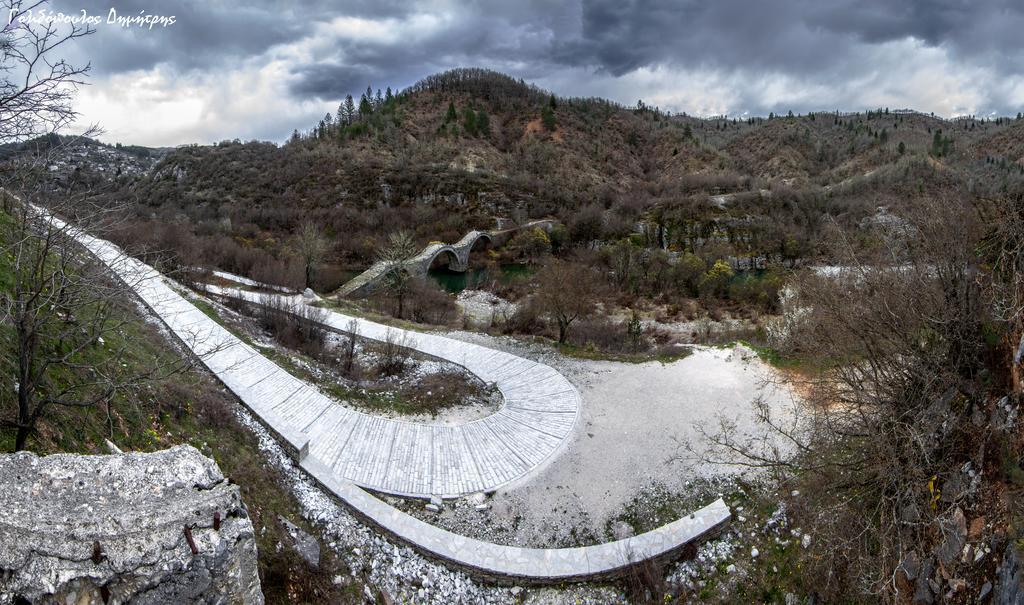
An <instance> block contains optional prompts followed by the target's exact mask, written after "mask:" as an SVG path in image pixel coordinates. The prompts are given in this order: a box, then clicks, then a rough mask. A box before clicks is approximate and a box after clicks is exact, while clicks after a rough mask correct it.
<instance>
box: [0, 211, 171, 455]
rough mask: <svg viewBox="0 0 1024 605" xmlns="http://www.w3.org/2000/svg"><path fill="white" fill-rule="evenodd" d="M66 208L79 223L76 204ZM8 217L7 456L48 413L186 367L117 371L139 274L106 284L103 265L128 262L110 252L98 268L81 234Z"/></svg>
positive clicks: (56, 224)
mask: <svg viewBox="0 0 1024 605" xmlns="http://www.w3.org/2000/svg"><path fill="white" fill-rule="evenodd" d="M76 202H77V203H76V204H75V205H76V206H77V208H76V210H77V214H78V216H79V217H80V218H81V217H82V216H83V214H84V211H83V208H82V205H83V203H84V202H82V201H81V200H76ZM10 210H11V212H10V214H8V215H7V218H6V219H5V222H6V224H5V225H4V226H3V227H4V228H3V233H2V241H3V248H2V250H0V253H2V254H3V255H4V256H5V260H4V261H3V265H5V266H4V267H3V268H4V270H5V272H8V273H9V283H8V284H4V286H5V287H4V288H3V289H2V292H0V309H2V313H3V319H4V321H3V324H2V325H3V340H4V341H6V343H5V344H6V345H7V346H6V348H8V349H9V350H10V351H11V352H12V355H11V361H10V363H11V365H12V366H13V367H12V368H11V369H12V370H13V372H12V374H13V375H14V376H15V379H16V381H17V383H16V385H15V386H16V389H15V390H14V391H15V397H16V402H15V405H14V406H13V407H14V410H15V411H14V414H13V417H7V418H4V419H3V420H2V423H3V425H4V426H6V427H9V428H13V429H14V430H15V431H16V435H15V449H16V450H22V449H24V448H25V447H26V443H27V440H28V437H29V436H31V434H32V433H33V432H34V431H35V429H36V426H37V424H38V421H39V419H40V418H42V417H44V416H45V415H46V414H47V412H48V411H49V410H50V409H51V408H53V407H55V406H63V407H71V408H87V407H92V406H96V405H98V404H101V403H107V404H108V405H109V403H110V401H111V399H112V398H113V396H114V395H115V393H117V392H118V391H120V390H122V389H127V388H132V387H136V386H138V385H139V384H142V383H144V382H148V381H152V380H157V379H161V378H166V377H167V376H168V375H171V374H174V373H176V372H180V371H183V370H184V369H186V368H187V367H190V362H188V361H186V360H175V361H168V362H156V363H153V364H151V365H150V366H149V367H148V368H147V369H146V370H144V371H141V372H134V371H133V372H128V371H126V370H125V367H126V360H127V358H128V357H129V356H130V355H131V353H132V352H131V348H130V347H131V342H130V341H129V340H126V339H124V338H122V337H121V334H122V332H123V330H124V328H125V327H126V326H128V325H129V324H130V323H131V322H132V321H133V318H134V317H135V314H136V309H135V308H133V305H132V300H131V295H130V291H129V290H130V289H131V288H132V287H134V286H136V285H138V284H137V283H133V282H138V281H141V280H143V279H145V278H146V273H145V272H143V271H137V272H132V271H128V272H121V274H120V276H119V277H115V276H114V275H113V274H112V273H111V272H110V269H109V268H108V265H106V264H105V262H106V263H110V264H111V266H117V265H121V264H124V263H130V262H131V261H130V259H128V258H127V257H125V256H124V255H123V254H122V253H119V252H115V253H114V256H113V257H111V258H106V259H104V261H101V260H100V259H98V258H97V257H96V256H94V255H93V254H92V253H90V252H89V251H87V250H86V249H85V248H84V247H83V246H82V245H81V243H80V242H79V238H81V237H82V236H83V231H82V230H81V229H80V228H79V227H72V226H71V225H70V224H68V223H65V222H63V221H61V220H59V219H56V218H55V217H54V216H53V215H52V214H51V211H50V209H42V208H40V207H38V206H34V205H32V204H28V203H24V202H22V200H20V199H18V198H14V201H13V202H12V203H11V204H10ZM105 214H106V213H105V212H104V211H100V210H96V212H95V214H94V218H95V220H94V221H92V222H91V223H90V226H92V227H94V228H99V226H100V225H101V224H102V222H103V219H104V218H105ZM111 250H113V249H111ZM133 276H134V277H133ZM114 342H116V343H118V344H117V346H116V347H114V346H113V345H112V344H111V343H114ZM7 393H8V392H7V391H6V390H5V392H4V395H3V397H4V398H5V399H6V398H7V396H8V395H7ZM4 409H8V406H4Z"/></svg>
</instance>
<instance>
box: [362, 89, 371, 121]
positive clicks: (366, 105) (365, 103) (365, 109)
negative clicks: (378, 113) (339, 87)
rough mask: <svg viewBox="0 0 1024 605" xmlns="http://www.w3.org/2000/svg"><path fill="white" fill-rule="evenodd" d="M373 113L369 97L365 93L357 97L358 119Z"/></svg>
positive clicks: (365, 117)
mask: <svg viewBox="0 0 1024 605" xmlns="http://www.w3.org/2000/svg"><path fill="white" fill-rule="evenodd" d="M371 113H373V104H372V103H371V102H370V97H368V96H366V95H365V94H364V95H363V96H361V97H359V119H360V120H365V119H367V118H369V117H370V114H371Z"/></svg>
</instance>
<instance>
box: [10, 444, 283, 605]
mask: <svg viewBox="0 0 1024 605" xmlns="http://www.w3.org/2000/svg"><path fill="white" fill-rule="evenodd" d="M0 602H14V603H62V604H63V603H76V604H79V605H84V604H87V603H97V604H99V603H154V604H155V603H244V604H249V603H255V604H262V603H263V594H262V593H261V592H260V583H259V576H258V574H257V566H256V542H255V537H254V535H253V528H252V523H251V522H250V520H249V518H248V515H247V512H246V509H245V506H244V505H243V504H242V501H241V498H240V496H239V490H238V486H236V485H230V484H229V483H228V481H227V480H226V479H225V478H224V475H223V474H221V472H220V469H219V468H218V467H217V464H216V463H215V462H213V461H212V460H210V459H209V458H206V457H205V456H203V455H202V454H200V453H199V452H198V451H197V450H196V449H195V448H192V447H190V446H178V447H174V448H171V449H169V450H164V451H162V452H155V453H151V454H117V455H110V456H78V455H70V454H58V455H52V456H45V457H39V456H36V455H34V454H30V453H18V454H11V455H5V456H0Z"/></svg>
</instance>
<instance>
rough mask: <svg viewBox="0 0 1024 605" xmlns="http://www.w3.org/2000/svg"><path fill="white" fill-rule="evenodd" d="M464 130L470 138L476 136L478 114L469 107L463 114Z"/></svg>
mask: <svg viewBox="0 0 1024 605" xmlns="http://www.w3.org/2000/svg"><path fill="white" fill-rule="evenodd" d="M462 128H463V129H464V130H465V131H466V134H468V135H469V136H471V137H473V136H476V112H475V111H473V110H472V109H470V108H468V107H467V108H466V109H465V110H464V111H463V112H462Z"/></svg>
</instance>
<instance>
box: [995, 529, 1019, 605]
mask: <svg viewBox="0 0 1024 605" xmlns="http://www.w3.org/2000/svg"><path fill="white" fill-rule="evenodd" d="M997 573H998V577H997V578H996V589H995V594H994V595H993V598H992V602H993V603H994V604H995V605H1024V547H1021V546H1020V545H1019V544H1017V543H1015V542H1011V543H1010V545H1009V546H1007V548H1006V555H1005V556H1003V563H1002V565H1000V566H999V569H998V570H997Z"/></svg>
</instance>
